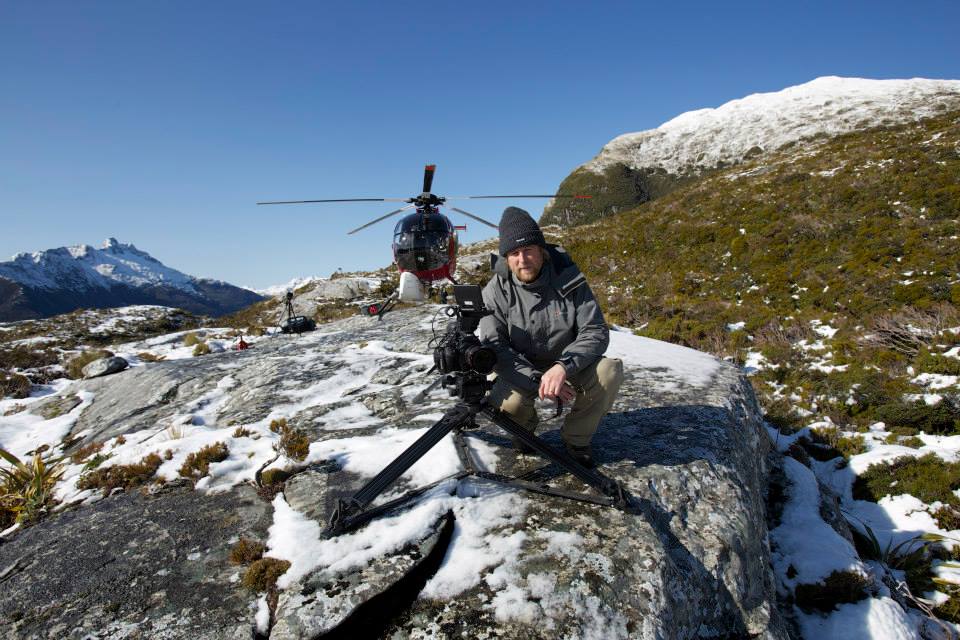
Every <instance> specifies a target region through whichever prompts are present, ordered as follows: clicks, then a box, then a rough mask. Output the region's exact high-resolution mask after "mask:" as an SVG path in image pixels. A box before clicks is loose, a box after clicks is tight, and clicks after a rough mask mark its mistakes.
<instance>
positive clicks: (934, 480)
mask: <svg viewBox="0 0 960 640" xmlns="http://www.w3.org/2000/svg"><path fill="white" fill-rule="evenodd" d="M958 488H960V463H957V462H944V461H943V460H941V459H940V458H939V457H937V455H936V454H933V453H929V454H927V455H925V456H922V457H920V458H914V457H910V456H903V457H900V458H897V459H896V460H893V461H892V462H890V463H886V464H884V463H880V464H872V465H870V467H868V468H867V470H866V471H865V472H863V473H862V474H860V475H859V476H857V478H856V480H854V483H853V497H854V499H856V500H871V501H873V502H878V501H879V500H880V499H881V498H883V497H884V496H887V495H900V494H904V493H908V494H910V495H912V496H914V497H916V498H918V499H919V500H922V501H923V502H926V503H927V504H930V503H932V502H936V501H940V502H943V503H944V504H949V505H955V506H960V499H958V498H957V497H956V496H955V495H954V494H953V492H954V490H956V489H958Z"/></svg>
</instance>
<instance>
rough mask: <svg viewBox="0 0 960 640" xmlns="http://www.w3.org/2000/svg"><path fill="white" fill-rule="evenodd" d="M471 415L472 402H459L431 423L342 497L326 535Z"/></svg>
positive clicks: (351, 518) (346, 524)
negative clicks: (370, 477)
mask: <svg viewBox="0 0 960 640" xmlns="http://www.w3.org/2000/svg"><path fill="white" fill-rule="evenodd" d="M472 415H473V409H471V407H470V406H469V405H465V404H458V405H456V406H455V407H454V408H452V409H450V410H449V411H448V412H447V413H446V414H444V416H443V417H442V418H441V419H440V420H438V421H437V422H436V423H434V425H433V426H432V427H430V428H429V429H427V432H426V433H425V434H423V435H422V436H420V437H419V438H418V439H417V441H416V442H414V443H413V444H412V445H410V446H409V447H407V449H406V450H405V451H404V452H403V453H401V454H400V455H399V456H397V457H396V458H395V459H394V460H393V461H392V462H391V463H390V464H388V465H387V466H386V467H384V469H383V470H382V471H381V472H380V473H378V474H377V475H376V476H374V477H373V479H372V480H370V481H369V482H368V483H367V484H365V485H364V486H363V487H362V488H361V489H360V490H359V491H357V492H356V493H355V494H353V496H351V497H350V498H348V499H346V500H339V501H338V502H337V507H336V509H335V510H334V512H333V515H332V516H331V518H330V524H329V525H328V526H327V530H326V532H325V533H326V534H327V535H336V534H338V533H342V532H343V531H346V530H347V529H349V528H351V526H352V524H353V521H354V520H356V519H357V517H358V516H360V515H362V513H363V510H364V509H366V508H367V506H368V505H369V504H370V503H371V502H373V501H374V500H375V499H376V498H377V496H379V495H380V494H381V493H383V492H384V491H385V490H386V489H387V487H389V486H390V485H392V484H393V483H394V482H395V481H396V480H397V478H399V477H400V476H401V475H403V473H404V472H405V471H406V470H407V469H409V468H410V467H412V466H413V465H414V464H415V463H416V462H417V460H419V459H420V458H422V457H423V456H424V455H425V454H426V453H427V452H428V451H430V449H432V448H433V447H434V446H435V445H436V444H437V443H438V442H440V440H442V439H443V437H444V436H446V435H447V434H448V433H450V431H452V430H453V429H456V428H457V427H459V426H461V425H463V424H465V423H466V422H468V421H469V420H470V418H471V416H472Z"/></svg>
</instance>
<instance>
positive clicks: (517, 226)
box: [500, 207, 547, 257]
mask: <svg viewBox="0 0 960 640" xmlns="http://www.w3.org/2000/svg"><path fill="white" fill-rule="evenodd" d="M532 244H536V245H540V246H541V247H546V246H547V241H546V240H544V239H543V232H542V231H540V227H539V226H538V225H537V223H536V221H535V220H534V219H533V218H531V217H530V214H529V213H527V212H526V211H524V210H523V209H520V208H518V207H507V208H506V209H504V210H503V217H501V218H500V255H501V256H504V257H506V255H507V254H508V253H510V252H511V251H513V250H514V249H519V248H520V247H526V246H529V245H532Z"/></svg>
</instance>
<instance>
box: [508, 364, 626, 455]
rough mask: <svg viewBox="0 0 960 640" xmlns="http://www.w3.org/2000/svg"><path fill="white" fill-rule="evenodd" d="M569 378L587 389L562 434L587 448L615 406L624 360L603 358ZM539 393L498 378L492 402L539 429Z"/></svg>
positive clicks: (579, 393) (519, 420) (575, 404)
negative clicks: (518, 387) (535, 405)
mask: <svg viewBox="0 0 960 640" xmlns="http://www.w3.org/2000/svg"><path fill="white" fill-rule="evenodd" d="M568 380H569V382H570V383H571V384H573V385H575V386H578V387H581V388H582V389H583V392H582V393H581V392H579V391H578V392H577V397H576V399H575V400H574V401H573V409H571V410H570V413H568V414H567V415H566V417H565V418H564V420H563V428H562V429H561V430H560V435H561V437H562V438H563V441H564V442H566V443H567V444H570V445H573V446H575V447H583V446H586V445H588V444H590V440H591V438H593V434H594V433H596V431H597V425H599V424H600V419H601V418H603V416H604V415H605V414H606V413H607V411H609V410H610V407H611V406H613V401H614V399H616V397H617V391H619V390H620V384H621V383H622V382H623V362H622V361H620V360H617V359H615V358H600V359H599V360H598V361H597V362H595V363H594V364H592V365H590V366H589V367H587V368H586V369H584V370H583V371H580V372H578V373H576V374H574V375H572V376H570V377H569V378H568ZM537 395H538V394H537V392H536V391H524V390H522V389H517V388H516V387H513V386H511V385H509V384H507V383H506V382H504V381H503V379H501V378H498V379H497V381H496V383H494V385H493V389H492V390H491V391H490V404H492V405H493V406H495V407H497V408H498V409H500V410H501V411H503V412H505V413H508V414H510V417H511V418H513V420H514V421H515V422H517V423H519V424H520V425H521V426H523V427H526V428H527V429H529V430H530V431H536V429H537V425H538V424H539V422H540V421H539V417H538V416H537V410H536V408H535V407H534V404H533V403H534V400H536V398H537Z"/></svg>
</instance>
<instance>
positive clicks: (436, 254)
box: [393, 216, 451, 271]
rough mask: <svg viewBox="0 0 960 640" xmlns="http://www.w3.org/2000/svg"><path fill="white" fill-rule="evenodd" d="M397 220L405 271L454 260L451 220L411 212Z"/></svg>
mask: <svg viewBox="0 0 960 640" xmlns="http://www.w3.org/2000/svg"><path fill="white" fill-rule="evenodd" d="M410 218H413V219H408V218H404V219H403V220H401V221H400V222H398V223H397V226H396V228H395V229H394V234H393V244H394V253H395V257H396V259H397V266H399V267H400V268H401V269H403V270H405V271H432V270H434V269H439V268H440V267H442V266H443V265H444V264H446V263H448V262H449V261H450V253H449V247H450V234H451V229H450V228H449V223H447V222H446V220H444V219H443V218H439V219H435V218H427V220H426V221H424V220H423V219H422V218H421V217H420V216H410Z"/></svg>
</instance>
